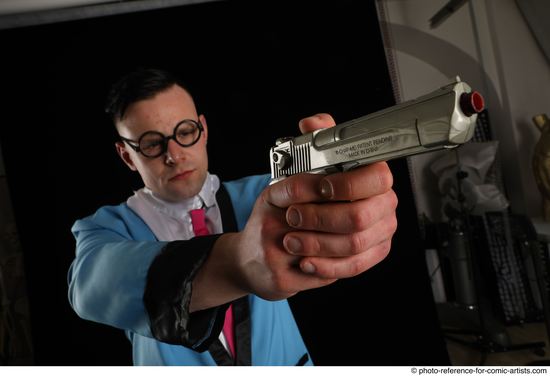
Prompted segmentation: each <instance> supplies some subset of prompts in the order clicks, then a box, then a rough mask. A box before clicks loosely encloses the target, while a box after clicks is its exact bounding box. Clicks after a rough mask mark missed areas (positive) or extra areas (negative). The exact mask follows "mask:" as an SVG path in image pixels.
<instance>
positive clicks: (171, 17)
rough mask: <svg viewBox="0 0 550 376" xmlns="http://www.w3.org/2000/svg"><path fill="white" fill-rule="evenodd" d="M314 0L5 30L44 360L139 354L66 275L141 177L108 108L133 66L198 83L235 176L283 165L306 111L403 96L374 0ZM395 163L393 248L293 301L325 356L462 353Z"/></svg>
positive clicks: (8, 142) (381, 360) (17, 169)
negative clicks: (81, 309)
mask: <svg viewBox="0 0 550 376" xmlns="http://www.w3.org/2000/svg"><path fill="white" fill-rule="evenodd" d="M260 3H261V4H260ZM312 4H315V5H311V6H310V7H309V8H303V7H300V8H297V5H296V2H291V1H262V2H256V3H254V2H237V3H236V2H214V3H206V4H196V5H188V6H182V7H174V8H170V9H164V10H156V11H148V12H143V13H133V14H126V15H119V16H110V17H102V18H95V19H88V20H81V21H72V22H64V23H59V24H53V25H44V26H34V27H26V28H20V29H12V30H6V31H2V32H0V38H1V41H2V43H1V49H2V55H3V57H2V63H1V64H2V70H1V73H0V74H1V75H2V82H3V85H2V86H3V94H4V95H5V97H4V98H3V100H2V103H3V107H4V108H3V111H2V112H3V115H2V119H3V120H2V122H1V126H0V129H1V132H0V140H1V142H2V151H3V153H4V159H5V164H6V172H7V176H8V182H9V185H10V190H11V194H12V199H13V204H14V210H15V214H16V220H17V224H18V229H19V234H20V237H21V241H22V245H23V247H24V251H25V260H26V273H27V279H28V288H29V295H30V300H31V316H32V331H33V333H32V334H33V338H34V350H35V360H36V363H37V364H42V365H81V364H84V365H92V364H103V365H117V364H130V362H131V350H130V345H129V344H128V342H127V340H126V338H125V337H124V336H123V334H122V332H120V331H118V330H115V329H111V328H109V327H106V326H103V325H99V324H94V323H91V322H87V321H84V320H81V319H79V318H78V317H77V316H76V315H75V314H74V313H73V312H72V310H71V308H70V307H69V305H68V302H67V284H66V273H67V269H68V267H69V265H70V262H71V260H72V258H73V254H74V240H73V238H72V236H71V234H70V227H71V225H72V223H73V222H74V220H75V219H77V218H79V217H83V216H85V215H88V214H91V213H92V212H93V211H95V209H97V207H99V206H100V205H104V204H117V203H119V202H121V201H123V200H125V199H126V197H127V196H129V195H130V194H131V192H132V189H136V188H139V186H140V185H139V183H140V182H139V179H138V177H137V176H135V175H133V174H132V173H131V172H130V171H129V170H127V169H126V167H125V166H124V165H123V164H122V162H121V161H120V160H119V159H118V156H117V155H116V152H115V149H114V147H113V143H114V141H115V134H114V130H113V127H112V125H111V124H110V123H109V121H108V119H107V118H106V117H105V116H104V114H103V113H102V108H103V100H104V97H105V94H106V92H107V90H108V87H109V85H110V84H111V83H112V82H113V80H115V79H116V78H118V77H119V76H120V75H121V74H122V73H124V72H126V71H127V70H129V69H133V68H135V67H138V66H152V67H160V68H165V69H169V70H172V71H174V72H176V73H178V74H180V75H181V76H182V77H183V78H184V80H185V81H187V83H188V84H189V86H190V88H191V91H192V92H193V93H194V95H195V97H196V100H197V104H198V108H199V111H200V112H202V113H204V114H206V116H207V120H208V125H209V130H210V137H209V144H208V148H209V153H210V170H211V172H213V173H216V174H218V175H219V176H220V177H221V178H222V179H223V180H228V179H234V178H238V177H240V176H244V175H249V174H257V173H265V172H268V169H269V165H268V149H269V147H270V146H271V145H272V143H273V141H274V140H275V139H276V138H277V137H281V136H286V135H296V134H298V129H297V122H298V121H299V119H301V118H302V117H305V116H308V115H311V114H314V113H317V112H329V113H331V114H332V115H333V116H334V117H335V119H336V120H337V121H338V122H341V121H345V120H349V119H352V118H354V117H358V116H361V115H364V114H367V113H370V112H373V111H375V110H378V109H381V108H384V107H388V106H391V105H393V104H394V101H393V96H392V90H391V83H390V78H389V74H388V71H387V67H386V62H385V57H384V50H383V46H382V42H381V37H380V31H379V26H378V21H377V17H376V10H375V7H374V1H362V0H359V1H351V0H345V1H343V0H338V1H331V2H315V3H312ZM391 168H392V170H393V172H394V175H395V190H396V192H397V194H398V196H399V199H400V205H399V209H398V219H399V229H398V232H397V234H396V236H395V238H394V244H393V249H392V252H391V254H390V256H389V257H388V258H387V259H386V260H385V261H384V262H383V263H382V264H380V265H378V266H376V267H375V268H373V269H372V270H371V271H369V272H367V273H364V274H363V275H361V276H359V277H356V278H353V279H349V280H343V281H339V282H337V283H335V284H334V285H332V286H330V287H327V288H323V289H320V290H315V291H309V292H305V293H302V294H299V295H298V296H296V297H294V298H292V299H291V306H292V308H293V311H294V313H295V316H296V318H297V320H298V323H299V325H300V328H301V331H302V334H303V336H304V339H305V341H306V343H307V345H308V347H309V348H310V351H311V353H312V356H313V359H314V361H315V362H316V363H317V364H321V365H406V364H415V365H420V364H424V365H428V364H431V365H440V364H447V363H448V356H447V353H446V350H445V345H444V342H443V340H442V337H441V334H440V332H439V329H438V324H437V318H436V314H435V307H434V303H433V300H432V297H431V291H430V287H429V281H428V275H427V271H426V267H425V264H424V261H423V253H422V246H421V241H420V236H419V232H418V228H417V219H416V212H415V208H414V204H413V199H412V193H411V187H410V182H409V179H408V172H407V167H406V162H405V161H404V160H398V161H392V162H391Z"/></svg>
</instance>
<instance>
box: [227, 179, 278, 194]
mask: <svg viewBox="0 0 550 376" xmlns="http://www.w3.org/2000/svg"><path fill="white" fill-rule="evenodd" d="M269 180H270V175H269V174H265V175H252V176H247V177H244V178H241V179H238V180H232V181H228V182H224V183H223V185H224V186H225V188H226V189H227V191H228V192H229V194H230V195H231V196H232V197H233V196H254V197H256V196H258V195H259V194H260V192H261V191H263V190H264V189H265V187H267V186H268V185H269Z"/></svg>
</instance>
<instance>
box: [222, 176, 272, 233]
mask: <svg viewBox="0 0 550 376" xmlns="http://www.w3.org/2000/svg"><path fill="white" fill-rule="evenodd" d="M269 179H270V175H253V176H247V177H245V178H242V179H238V180H232V181H228V182H224V183H223V186H224V187H225V189H226V190H227V193H228V194H229V198H230V199H231V204H232V205H233V210H234V212H235V218H236V220H237V226H238V228H239V230H242V229H243V228H244V226H245V224H246V221H247V220H248V217H249V216H250V213H251V212H252V208H253V207H254V203H255V202H256V198H258V196H259V195H260V193H261V192H262V191H263V190H264V189H265V187H267V186H268V185H269Z"/></svg>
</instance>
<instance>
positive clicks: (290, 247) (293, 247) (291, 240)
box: [285, 236, 302, 254]
mask: <svg viewBox="0 0 550 376" xmlns="http://www.w3.org/2000/svg"><path fill="white" fill-rule="evenodd" d="M285 248H286V250H287V251H288V252H290V253H292V254H296V253H299V252H300V251H301V250H302V242H301V241H300V240H298V239H297V238H295V237H293V236H287V237H286V238H285Z"/></svg>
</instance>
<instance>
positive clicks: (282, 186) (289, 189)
mask: <svg viewBox="0 0 550 376" xmlns="http://www.w3.org/2000/svg"><path fill="white" fill-rule="evenodd" d="M392 185H393V176H392V174H391V171H390V169H389V167H388V165H387V164H386V163H385V162H378V163H374V164H371V165H368V166H363V167H360V168H357V169H354V170H351V171H346V172H341V173H336V174H331V175H319V174H298V175H293V176H290V177H288V178H287V179H285V180H283V181H280V182H278V183H276V184H273V185H270V186H269V187H268V188H267V189H265V190H264V192H263V198H264V200H265V201H267V202H269V203H270V204H272V205H275V206H277V207H279V208H288V207H289V206H290V205H292V204H300V203H308V202H320V201H327V200H332V201H354V200H359V199H363V198H367V197H371V196H375V195H378V194H382V193H385V192H387V191H388V190H390V189H391V186H392Z"/></svg>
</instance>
